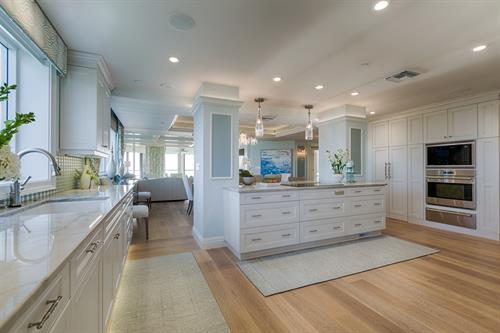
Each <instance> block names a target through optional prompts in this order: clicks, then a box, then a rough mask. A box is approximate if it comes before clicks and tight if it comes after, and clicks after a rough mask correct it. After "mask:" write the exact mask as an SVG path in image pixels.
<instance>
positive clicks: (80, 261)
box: [71, 226, 104, 295]
mask: <svg viewBox="0 0 500 333" xmlns="http://www.w3.org/2000/svg"><path fill="white" fill-rule="evenodd" d="M103 236H104V235H103V229H102V228H101V226H98V227H97V228H96V229H95V230H94V231H93V232H92V234H91V235H90V236H89V237H87V239H86V240H84V241H83V242H82V244H81V245H80V246H79V247H78V248H77V249H76V250H75V254H74V255H73V256H72V257H71V291H72V293H71V294H72V295H73V294H74V291H75V290H77V289H78V287H79V286H80V284H81V282H82V281H83V279H84V277H85V275H86V274H87V273H88V271H89V270H90V268H91V266H92V263H93V262H94V261H95V260H97V259H98V258H99V253H100V251H101V248H102V245H103V241H104V239H103Z"/></svg>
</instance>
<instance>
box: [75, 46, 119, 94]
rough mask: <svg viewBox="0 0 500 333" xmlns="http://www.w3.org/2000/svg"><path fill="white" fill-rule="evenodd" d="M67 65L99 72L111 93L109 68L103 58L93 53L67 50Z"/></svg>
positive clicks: (112, 86)
mask: <svg viewBox="0 0 500 333" xmlns="http://www.w3.org/2000/svg"><path fill="white" fill-rule="evenodd" d="M68 64H69V65H73V66H80V67H86V68H95V69H98V70H99V71H100V72H101V74H102V76H103V78H104V81H105V83H106V85H107V87H108V89H109V91H112V90H113V89H114V88H115V86H114V83H113V79H112V77H111V72H110V71H109V67H108V65H107V64H106V60H105V59H104V57H103V56H101V55H99V54H95V53H89V52H82V51H76V50H69V51H68Z"/></svg>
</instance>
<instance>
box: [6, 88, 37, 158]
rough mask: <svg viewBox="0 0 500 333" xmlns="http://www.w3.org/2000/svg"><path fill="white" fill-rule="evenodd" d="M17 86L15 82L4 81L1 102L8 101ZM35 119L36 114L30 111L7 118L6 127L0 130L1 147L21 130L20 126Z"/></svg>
mask: <svg viewBox="0 0 500 333" xmlns="http://www.w3.org/2000/svg"><path fill="white" fill-rule="evenodd" d="M16 88H17V86H16V85H15V84H12V85H10V86H9V85H8V84H7V83H4V84H3V85H2V86H0V102H3V101H6V100H7V99H8V98H9V94H10V92H11V91H12V90H15V89H16ZM34 121H35V114H34V113H33V112H30V113H16V118H15V119H9V120H6V121H5V123H4V128H3V129H2V130H1V131H0V148H1V147H3V146H5V145H6V144H8V143H9V142H10V140H11V139H12V137H13V136H14V134H16V133H17V132H18V131H19V127H21V126H22V125H24V124H29V123H32V122H34Z"/></svg>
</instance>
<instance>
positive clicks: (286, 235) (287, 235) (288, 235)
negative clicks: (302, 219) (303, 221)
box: [281, 234, 292, 237]
mask: <svg viewBox="0 0 500 333" xmlns="http://www.w3.org/2000/svg"><path fill="white" fill-rule="evenodd" d="M291 235H292V234H283V235H281V237H290V236H291Z"/></svg>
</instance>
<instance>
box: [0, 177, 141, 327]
mask: <svg viewBox="0 0 500 333" xmlns="http://www.w3.org/2000/svg"><path fill="white" fill-rule="evenodd" d="M132 189H133V185H113V186H106V187H102V188H100V189H99V190H72V191H67V192H63V193H61V194H59V195H57V196H53V197H50V198H48V200H45V201H42V202H35V203H33V204H29V205H27V206H25V207H22V208H17V209H6V210H4V211H0V330H1V328H2V327H3V326H4V325H5V324H6V322H7V321H8V320H9V319H10V318H11V317H13V316H14V315H16V313H17V312H18V310H20V308H21V307H22V306H23V305H24V304H26V303H27V302H28V301H29V300H30V297H32V296H34V295H35V294H36V293H37V291H38V289H39V288H40V287H41V286H42V285H43V284H44V282H45V281H46V280H47V279H49V278H50V277H51V275H52V274H53V273H54V272H56V271H57V270H58V269H59V268H60V267H61V266H62V265H63V264H64V263H65V262H66V261H67V259H68V258H69V257H70V256H71V254H72V253H73V252H74V251H75V250H76V248H77V247H78V246H79V245H80V244H81V242H82V241H83V240H84V239H85V238H86V237H87V236H88V235H89V234H90V233H91V232H92V231H93V230H94V229H95V228H96V227H97V226H98V225H99V223H100V222H101V221H102V220H103V218H104V217H105V216H106V215H107V214H108V213H109V212H110V211H111V210H112V209H113V207H115V206H116V205H117V204H118V203H119V202H120V201H121V200H122V199H123V198H124V197H125V196H126V195H127V194H128V193H129V192H130V191H131V190H132ZM69 198H80V199H81V200H80V201H72V202H69V201H68V199H69ZM91 199H92V200H91ZM93 199H96V200H93Z"/></svg>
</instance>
